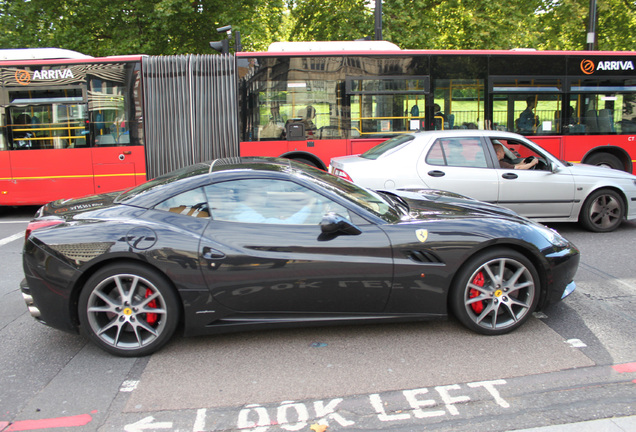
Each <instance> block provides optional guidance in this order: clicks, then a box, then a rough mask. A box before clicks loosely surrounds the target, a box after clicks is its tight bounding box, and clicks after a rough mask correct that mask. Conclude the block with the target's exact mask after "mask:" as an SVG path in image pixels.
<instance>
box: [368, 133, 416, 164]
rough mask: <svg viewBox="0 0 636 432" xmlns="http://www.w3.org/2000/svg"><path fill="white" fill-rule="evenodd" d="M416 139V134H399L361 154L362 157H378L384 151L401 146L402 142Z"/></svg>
mask: <svg viewBox="0 0 636 432" xmlns="http://www.w3.org/2000/svg"><path fill="white" fill-rule="evenodd" d="M414 139H415V136H414V135H399V136H396V137H394V138H391V139H389V140H386V141H384V142H383V143H381V144H378V145H377V146H375V147H372V148H370V149H369V150H367V151H366V152H364V153H363V154H361V155H360V157H363V158H365V159H377V158H379V157H380V156H381V155H383V154H384V153H386V152H388V151H389V150H393V149H394V148H397V147H399V146H401V145H402V144H404V143H407V142H409V141H413V140H414Z"/></svg>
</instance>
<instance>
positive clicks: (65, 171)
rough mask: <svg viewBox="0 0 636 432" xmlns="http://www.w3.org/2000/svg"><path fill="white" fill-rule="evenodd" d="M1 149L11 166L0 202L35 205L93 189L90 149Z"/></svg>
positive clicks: (87, 193) (87, 192)
mask: <svg viewBox="0 0 636 432" xmlns="http://www.w3.org/2000/svg"><path fill="white" fill-rule="evenodd" d="M2 153H7V154H9V156H10V158H11V168H12V177H11V180H10V181H9V187H8V188H7V189H6V193H5V189H4V188H3V189H2V200H1V201H0V203H1V204H2V205H39V204H45V203H47V202H49V201H53V200H56V199H59V198H71V197H80V196H84V195H90V194H93V193H94V192H95V189H94V187H93V169H92V160H91V150H90V149H57V150H10V151H6V152H2ZM3 179H4V177H3ZM3 183H5V182H4V180H3Z"/></svg>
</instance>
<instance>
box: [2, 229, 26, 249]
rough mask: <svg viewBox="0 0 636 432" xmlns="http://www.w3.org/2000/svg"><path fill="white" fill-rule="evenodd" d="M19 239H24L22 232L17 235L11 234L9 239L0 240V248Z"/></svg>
mask: <svg viewBox="0 0 636 432" xmlns="http://www.w3.org/2000/svg"><path fill="white" fill-rule="evenodd" d="M20 238H22V239H23V238H24V231H22V232H19V233H17V234H13V235H12V236H10V237H5V238H3V239H0V246H4V245H6V244H7V243H11V242H12V241H14V240H17V239H20Z"/></svg>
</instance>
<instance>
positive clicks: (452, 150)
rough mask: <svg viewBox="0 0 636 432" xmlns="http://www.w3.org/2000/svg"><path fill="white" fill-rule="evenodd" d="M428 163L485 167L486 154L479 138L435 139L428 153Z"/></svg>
mask: <svg viewBox="0 0 636 432" xmlns="http://www.w3.org/2000/svg"><path fill="white" fill-rule="evenodd" d="M426 163H428V164H429V165H442V166H444V165H446V166H461V167H473V168H486V167H487V166H488V164H487V163H486V155H485V152H484V148H483V146H482V142H481V140H480V139H479V138H470V137H468V138H445V139H439V140H437V141H436V142H435V143H434V144H433V146H432V147H431V149H430V150H429V152H428V154H427V155H426Z"/></svg>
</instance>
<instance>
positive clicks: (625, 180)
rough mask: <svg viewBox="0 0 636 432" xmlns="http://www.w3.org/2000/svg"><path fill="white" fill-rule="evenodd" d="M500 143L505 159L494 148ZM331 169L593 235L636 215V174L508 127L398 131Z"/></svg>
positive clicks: (360, 180)
mask: <svg viewBox="0 0 636 432" xmlns="http://www.w3.org/2000/svg"><path fill="white" fill-rule="evenodd" d="M500 145H503V149H504V153H505V156H504V157H503V158H502V159H499V158H498V155H497V152H496V148H497V147H499V146H500ZM500 153H501V151H500ZM533 159H538V163H537V162H533ZM329 171H330V172H331V173H332V174H335V175H337V176H340V177H342V178H345V179H348V180H350V181H352V182H354V183H357V184H359V185H362V186H366V187H369V188H372V189H385V190H386V189H439V190H447V191H451V192H455V193H459V194H462V195H466V196H468V197H471V198H474V199H477V200H480V201H486V202H489V203H493V204H498V205H500V206H503V207H507V208H509V209H511V210H514V211H516V212H517V213H519V214H520V215H522V216H526V217H529V218H531V219H534V220H536V221H539V222H576V221H579V222H581V223H582V224H583V226H585V227H586V228H587V229H589V230H591V231H596V232H608V231H613V230H615V229H616V228H617V227H618V226H619V225H620V224H621V222H622V221H623V220H625V219H636V176H634V175H632V174H629V173H626V172H623V171H618V170H614V169H611V168H605V167H597V166H591V165H583V164H572V163H568V162H563V161H560V160H558V159H557V158H555V157H554V156H552V155H551V154H550V153H548V152H547V151H545V150H543V149H542V148H541V147H539V146H538V145H537V144H535V143H533V142H532V141H529V140H528V139H526V138H524V137H522V136H521V135H517V134H514V133H508V132H500V131H487V130H451V131H426V132H414V133H410V134H405V135H400V136H397V137H395V138H392V139H390V140H388V141H385V142H383V143H381V144H379V145H377V146H375V147H373V148H372V149H370V150H369V151H367V152H366V153H363V154H361V155H357V156H344V157H337V158H333V159H331V163H330V166H329Z"/></svg>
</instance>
